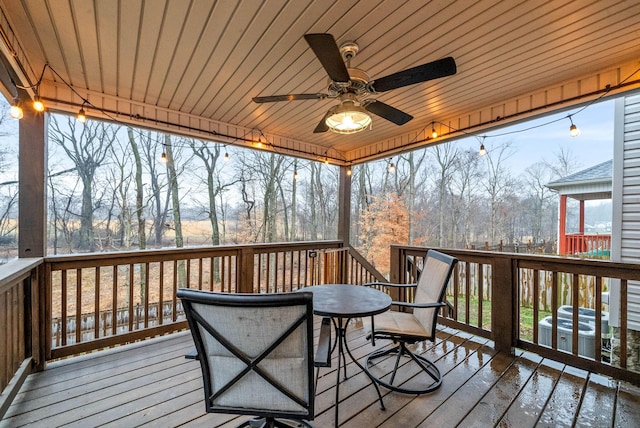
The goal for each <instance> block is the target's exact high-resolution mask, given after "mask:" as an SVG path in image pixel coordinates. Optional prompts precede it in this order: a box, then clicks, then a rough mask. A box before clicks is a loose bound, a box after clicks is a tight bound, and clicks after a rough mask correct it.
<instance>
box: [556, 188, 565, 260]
mask: <svg viewBox="0 0 640 428" xmlns="http://www.w3.org/2000/svg"><path fill="white" fill-rule="evenodd" d="M559 211H560V212H559V213H558V254H567V195H560V206H559Z"/></svg>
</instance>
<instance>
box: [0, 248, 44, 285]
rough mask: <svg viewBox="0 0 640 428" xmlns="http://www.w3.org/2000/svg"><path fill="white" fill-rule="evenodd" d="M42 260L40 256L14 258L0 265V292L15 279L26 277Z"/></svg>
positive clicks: (14, 281) (13, 282)
mask: <svg viewBox="0 0 640 428" xmlns="http://www.w3.org/2000/svg"><path fill="white" fill-rule="evenodd" d="M43 260H44V259H43V258H42V257H34V258H23V259H14V260H10V261H9V262H8V263H6V264H4V265H0V293H2V292H4V291H5V289H6V288H8V287H12V286H13V284H15V283H16V281H19V280H21V279H24V278H26V277H28V276H29V275H30V274H31V271H32V270H33V269H35V268H36V267H38V266H40V265H41V264H42V263H43Z"/></svg>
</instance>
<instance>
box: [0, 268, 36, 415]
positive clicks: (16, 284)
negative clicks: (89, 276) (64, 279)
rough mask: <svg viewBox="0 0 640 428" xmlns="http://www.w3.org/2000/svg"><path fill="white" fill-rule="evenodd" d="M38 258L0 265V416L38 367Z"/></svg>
mask: <svg viewBox="0 0 640 428" xmlns="http://www.w3.org/2000/svg"><path fill="white" fill-rule="evenodd" d="M41 266H42V259H20V260H13V261H11V262H9V263H7V264H6V265H2V266H0V392H1V394H0V419H2V416H3V415H4V414H5V412H6V411H7V409H8V407H9V405H10V404H11V401H12V400H13V398H14V397H15V395H16V394H17V393H18V390H19V389H20V386H21V385H22V383H23V382H24V380H25V379H26V377H27V375H28V374H29V373H31V371H32V370H33V369H37V368H42V367H43V360H42V356H41V355H40V349H41V346H40V345H41V343H40V340H39V338H40V330H39V329H40V326H41V321H42V318H41V316H40V312H39V305H38V298H37V296H38V287H39V285H40V284H41V282H40V277H41V276H40V274H41V270H40V268H41Z"/></svg>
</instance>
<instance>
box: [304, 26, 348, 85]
mask: <svg viewBox="0 0 640 428" xmlns="http://www.w3.org/2000/svg"><path fill="white" fill-rule="evenodd" d="M304 38H305V40H306V41H307V43H308V44H309V46H310V47H311V49H312V50H313V53H315V54H316V56H317V57H318V59H319V60H320V63H321V64H322V66H323V67H324V69H325V70H326V72H327V74H328V75H329V77H330V78H331V80H333V81H334V82H348V81H349V72H348V71H347V66H346V65H344V60H343V59H342V55H341V54H340V49H339V48H338V45H337V44H336V41H335V39H334V38H333V36H332V35H331V34H327V33H315V34H305V35H304Z"/></svg>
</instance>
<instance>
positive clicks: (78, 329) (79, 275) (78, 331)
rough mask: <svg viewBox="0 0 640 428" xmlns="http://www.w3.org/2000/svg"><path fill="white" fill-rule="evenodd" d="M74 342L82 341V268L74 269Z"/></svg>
mask: <svg viewBox="0 0 640 428" xmlns="http://www.w3.org/2000/svg"><path fill="white" fill-rule="evenodd" d="M75 333H76V343H80V342H81V341H82V336H81V335H82V269H76V331H75Z"/></svg>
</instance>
